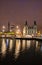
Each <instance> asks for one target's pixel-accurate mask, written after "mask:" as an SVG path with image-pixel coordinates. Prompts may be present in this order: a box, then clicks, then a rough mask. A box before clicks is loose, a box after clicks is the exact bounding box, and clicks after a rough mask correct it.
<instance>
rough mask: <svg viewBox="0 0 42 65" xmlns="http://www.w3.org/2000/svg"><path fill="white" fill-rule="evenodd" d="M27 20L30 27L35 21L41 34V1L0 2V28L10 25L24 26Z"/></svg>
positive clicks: (16, 0)
mask: <svg viewBox="0 0 42 65" xmlns="http://www.w3.org/2000/svg"><path fill="white" fill-rule="evenodd" d="M26 20H27V22H28V24H29V25H32V24H33V22H34V20H36V22H37V25H38V29H39V30H40V31H41V32H42V1H41V0H4V1H3V0H0V28H1V26H2V25H7V23H8V21H9V22H10V23H11V24H16V25H18V24H19V25H21V26H22V25H24V23H25V21H26Z"/></svg>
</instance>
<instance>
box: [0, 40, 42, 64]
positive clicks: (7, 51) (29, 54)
mask: <svg viewBox="0 0 42 65" xmlns="http://www.w3.org/2000/svg"><path fill="white" fill-rule="evenodd" d="M6 64H7V65H12V64H14V65H20V64H21V65H27V64H29V65H30V64H31V65H32V64H33V65H34V64H37V65H40V64H41V65H42V41H35V40H28V41H25V40H23V41H22V42H21V41H20V40H16V41H15V40H11V39H0V65H6Z"/></svg>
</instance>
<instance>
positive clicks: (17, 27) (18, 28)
mask: <svg viewBox="0 0 42 65" xmlns="http://www.w3.org/2000/svg"><path fill="white" fill-rule="evenodd" d="M15 35H16V36H18V37H20V36H21V30H20V27H19V26H16V30H15Z"/></svg>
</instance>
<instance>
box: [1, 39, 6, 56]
mask: <svg viewBox="0 0 42 65" xmlns="http://www.w3.org/2000/svg"><path fill="white" fill-rule="evenodd" d="M1 53H2V55H3V56H4V55H5V53H6V43H5V39H2V47H1Z"/></svg>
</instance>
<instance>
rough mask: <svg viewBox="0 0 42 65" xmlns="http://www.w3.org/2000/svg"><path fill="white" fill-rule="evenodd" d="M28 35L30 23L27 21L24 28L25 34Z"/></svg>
mask: <svg viewBox="0 0 42 65" xmlns="http://www.w3.org/2000/svg"><path fill="white" fill-rule="evenodd" d="M24 35H28V24H27V21H26V22H25V25H24V28H23V36H24Z"/></svg>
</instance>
